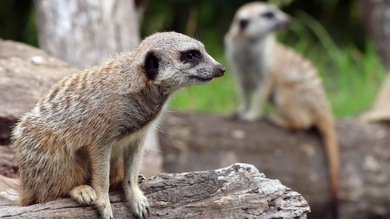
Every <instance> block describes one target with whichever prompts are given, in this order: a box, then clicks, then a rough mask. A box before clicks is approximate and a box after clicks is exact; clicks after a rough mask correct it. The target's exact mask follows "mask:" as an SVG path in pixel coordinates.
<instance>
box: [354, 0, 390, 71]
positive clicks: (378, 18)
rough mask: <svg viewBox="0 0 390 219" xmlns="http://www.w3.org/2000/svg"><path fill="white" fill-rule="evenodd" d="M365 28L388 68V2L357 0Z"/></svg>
mask: <svg viewBox="0 0 390 219" xmlns="http://www.w3.org/2000/svg"><path fill="white" fill-rule="evenodd" d="M359 4H360V9H361V11H362V13H363V20H364V25H365V28H366V30H367V31H368V33H369V35H370V36H371V38H372V39H373V40H374V41H375V43H376V46H377V49H378V52H379V54H380V55H381V56H382V58H383V60H384V63H385V64H386V66H387V69H390V16H389V11H390V2H389V1H388V0H359Z"/></svg>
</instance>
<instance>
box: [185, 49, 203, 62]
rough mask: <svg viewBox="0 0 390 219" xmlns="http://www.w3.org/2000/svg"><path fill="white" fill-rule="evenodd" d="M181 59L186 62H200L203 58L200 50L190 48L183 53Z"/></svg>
mask: <svg viewBox="0 0 390 219" xmlns="http://www.w3.org/2000/svg"><path fill="white" fill-rule="evenodd" d="M181 59H182V61H184V62H199V61H200V59H201V55H200V52H199V51H198V50H189V51H186V52H184V53H182V57H181Z"/></svg>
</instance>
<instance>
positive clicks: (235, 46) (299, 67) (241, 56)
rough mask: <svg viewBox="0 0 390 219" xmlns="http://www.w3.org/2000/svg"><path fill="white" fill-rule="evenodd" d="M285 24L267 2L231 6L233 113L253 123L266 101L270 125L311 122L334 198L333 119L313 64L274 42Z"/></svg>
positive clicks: (286, 19)
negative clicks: (235, 96)
mask: <svg viewBox="0 0 390 219" xmlns="http://www.w3.org/2000/svg"><path fill="white" fill-rule="evenodd" d="M289 22H290V18H289V16H288V15H287V14H285V13H283V12H282V11H280V10H279V9H278V8H276V7H275V6H273V5H270V4H267V3H262V2H252V3H248V4H245V5H243V6H242V7H241V8H239V9H238V10H237V12H236V14H235V17H234V20H233V22H232V24H231V26H230V29H229V32H228V33H227V34H226V35H225V49H226V50H225V54H226V58H227V61H228V63H229V65H230V68H231V70H232V72H233V75H234V76H235V80H236V82H237V88H238V93H239V96H240V99H241V104H240V106H239V108H238V110H237V112H236V113H235V115H234V116H235V117H236V118H238V119H239V120H244V121H253V120H255V119H256V118H257V117H258V116H259V114H260V112H261V111H262V109H263V107H264V105H265V104H266V103H267V101H269V100H270V101H271V103H273V105H274V108H275V110H276V113H273V114H271V115H270V116H269V119H270V121H271V122H273V123H274V124H276V125H278V126H280V127H283V128H287V129H293V130H302V129H306V128H309V127H310V126H316V127H317V128H318V129H319V131H320V133H321V134H322V137H323V139H324V144H325V149H326V152H327V158H328V163H329V164H328V166H329V173H330V182H331V183H330V184H331V186H330V187H331V194H332V199H333V201H337V190H338V175H339V148H338V141H337V134H336V131H335V125H334V118H333V115H332V111H331V108H330V106H329V104H328V101H327V99H326V94H325V92H324V89H323V87H322V82H321V79H320V78H319V76H318V74H317V70H316V69H315V67H313V65H312V64H311V62H310V61H308V60H306V59H305V58H303V57H302V56H301V55H299V54H297V53H296V52H294V51H293V50H292V49H290V48H288V47H286V46H284V45H282V44H281V43H278V42H277V41H276V37H275V33H276V32H277V31H279V30H282V29H285V28H286V27H287V26H288V24H289ZM251 92H253V98H252V101H251V103H250V101H249V97H250V93H251Z"/></svg>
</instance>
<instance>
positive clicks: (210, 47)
mask: <svg viewBox="0 0 390 219" xmlns="http://www.w3.org/2000/svg"><path fill="white" fill-rule="evenodd" d="M246 2H249V1H234V0H214V1H208V0H151V1H150V2H149V5H148V7H147V8H146V10H145V12H144V15H143V19H141V20H140V30H141V36H142V37H144V36H147V35H149V34H151V33H154V32H157V31H168V30H174V31H177V32H181V33H185V34H187V35H190V36H192V37H194V38H197V39H199V40H201V41H202V42H204V44H205V45H206V49H207V51H208V52H209V53H210V55H212V56H213V57H214V58H215V59H216V60H217V61H219V62H221V63H222V64H223V65H225V66H226V67H228V65H227V63H226V61H225V58H224V54H223V51H224V48H223V36H224V34H225V33H226V32H227V31H228V28H229V25H230V22H231V20H232V18H233V15H234V13H235V11H236V10H237V8H238V7H240V6H241V5H243V4H245V3H246ZM269 2H271V3H274V4H277V5H278V6H279V7H281V9H282V10H283V11H285V12H286V13H288V14H290V15H291V16H292V17H293V18H294V20H293V23H292V25H291V27H290V29H289V30H288V31H285V32H283V33H280V34H279V35H278V38H279V40H280V41H281V42H283V43H285V44H287V45H289V46H291V47H293V48H294V49H295V50H296V51H297V52H299V53H301V54H303V55H304V56H305V57H307V58H308V59H310V60H311V61H312V62H313V63H314V65H315V66H316V67H317V68H318V71H319V74H320V75H321V77H322V79H323V83H324V87H325V89H326V92H327V94H328V99H329V101H330V102H331V105H332V108H333V112H334V114H335V116H336V117H337V118H348V117H354V116H356V115H358V114H359V113H361V112H362V111H365V110H367V109H369V108H370V106H371V105H372V103H373V101H374V99H375V96H376V94H377V92H378V90H379V87H380V85H381V82H382V81H383V79H384V77H385V75H386V69H385V67H384V65H383V63H382V60H381V58H380V57H379V55H378V54H377V52H376V50H375V45H374V43H373V42H372V41H371V40H370V39H369V38H368V37H367V34H366V32H365V31H364V29H363V25H362V23H363V22H362V17H361V12H360V10H359V7H358V4H357V2H356V1H354V0H270V1H269ZM35 22H36V20H35V13H34V5H33V1H32V0H22V1H16V0H1V1H0V38H2V39H12V40H16V41H20V42H25V43H28V44H30V45H33V46H37V47H39V45H38V40H37V29H36V25H35ZM237 105H238V97H237V94H236V90H235V84H234V81H233V79H232V76H231V74H230V72H229V68H227V73H226V75H225V76H224V77H222V78H218V79H216V80H214V81H213V82H212V83H210V84H208V85H202V86H195V87H191V88H186V89H183V90H181V91H180V92H178V93H176V94H175V96H174V97H173V98H172V100H171V102H170V108H171V109H175V110H189V111H199V112H209V113H218V114H224V115H229V114H231V113H233V112H234V110H235V109H236V107H237Z"/></svg>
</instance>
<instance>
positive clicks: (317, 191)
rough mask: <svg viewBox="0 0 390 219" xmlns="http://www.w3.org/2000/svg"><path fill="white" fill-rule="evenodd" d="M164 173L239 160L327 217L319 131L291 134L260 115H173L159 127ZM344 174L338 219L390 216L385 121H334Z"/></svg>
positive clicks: (389, 149)
mask: <svg viewBox="0 0 390 219" xmlns="http://www.w3.org/2000/svg"><path fill="white" fill-rule="evenodd" d="M161 130H163V131H162V133H161V136H160V140H161V149H162V151H163V156H164V166H163V170H164V171H165V172H187V171H197V170H204V169H215V168H220V167H223V166H227V165H230V164H232V163H236V162H244V163H250V164H253V165H255V166H256V167H257V168H258V169H259V170H260V171H262V172H264V173H265V175H266V176H267V177H269V178H271V179H279V180H280V181H281V182H282V183H283V184H285V185H287V186H288V187H290V188H292V189H293V190H295V191H298V192H299V193H301V194H302V195H303V196H304V197H305V199H306V200H307V201H308V202H309V204H310V207H311V210H312V213H310V214H309V218H326V217H327V214H329V213H330V212H329V210H330V208H329V203H330V201H331V200H330V194H329V179H328V169H327V162H326V156H325V152H324V147H323V143H322V141H321V138H320V135H319V134H318V133H317V131H316V130H314V129H313V130H308V131H301V132H293V131H288V130H284V129H281V128H278V127H275V126H273V125H271V124H270V123H268V122H266V121H263V120H259V121H256V122H252V123H237V122H235V121H233V120H231V119H229V118H226V117H223V116H216V115H206V114H195V113H179V112H175V113H170V114H168V115H167V116H166V118H165V119H164V120H163V121H162V124H161ZM337 133H338V135H339V144H340V156H341V170H340V171H341V173H340V181H339V182H340V188H339V196H340V199H341V200H340V205H339V211H340V214H341V218H355V219H358V218H362V219H363V218H364V219H366V218H389V217H390V207H389V206H390V199H389V198H388V195H389V194H390V187H389V186H388V185H390V168H388V165H389V163H390V147H389V142H390V125H389V124H368V123H364V122H361V121H359V120H344V121H338V122H337Z"/></svg>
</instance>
